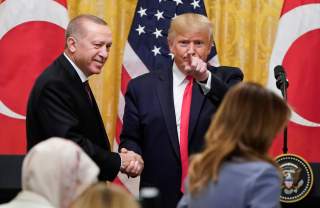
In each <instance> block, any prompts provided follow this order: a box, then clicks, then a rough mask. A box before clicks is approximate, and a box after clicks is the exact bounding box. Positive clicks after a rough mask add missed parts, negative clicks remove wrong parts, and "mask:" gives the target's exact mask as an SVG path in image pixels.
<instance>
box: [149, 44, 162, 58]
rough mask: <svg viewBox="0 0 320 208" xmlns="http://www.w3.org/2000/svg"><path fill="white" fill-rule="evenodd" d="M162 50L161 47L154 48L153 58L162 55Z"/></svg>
mask: <svg viewBox="0 0 320 208" xmlns="http://www.w3.org/2000/svg"><path fill="white" fill-rule="evenodd" d="M160 49H161V47H157V46H153V49H152V50H151V51H152V53H153V56H156V55H158V54H159V55H160V54H161V53H160Z"/></svg>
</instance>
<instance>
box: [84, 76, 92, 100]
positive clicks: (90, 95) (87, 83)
mask: <svg viewBox="0 0 320 208" xmlns="http://www.w3.org/2000/svg"><path fill="white" fill-rule="evenodd" d="M83 85H84V89H85V90H86V92H87V95H88V98H89V100H90V104H91V105H92V94H91V88H90V85H89V82H88V80H87V81H85V82H84V83H83Z"/></svg>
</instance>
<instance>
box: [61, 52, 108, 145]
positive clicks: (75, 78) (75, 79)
mask: <svg viewBox="0 0 320 208" xmlns="http://www.w3.org/2000/svg"><path fill="white" fill-rule="evenodd" d="M58 60H59V61H60V63H61V64H62V66H63V68H64V70H66V72H67V74H68V75H69V76H70V84H72V85H74V87H75V89H76V90H77V92H78V93H79V96H81V97H82V100H83V102H84V103H85V105H87V107H86V109H88V110H91V111H92V114H90V115H95V116H94V117H95V118H96V119H97V121H98V123H99V124H98V125H99V126H98V128H99V129H100V132H101V134H104V136H105V138H108V136H107V133H106V131H105V129H104V124H103V120H102V118H101V114H100V111H99V108H98V105H97V103H96V100H95V97H94V95H93V94H92V92H90V94H91V98H92V103H91V101H90V99H89V97H88V94H87V91H86V90H85V88H84V86H83V83H82V81H81V79H80V77H79V75H78V74H77V72H76V71H75V69H74V68H73V66H72V65H71V63H70V62H69V61H68V60H67V58H66V57H65V56H64V55H63V54H62V55H60V57H59V59H58ZM105 143H106V144H107V146H108V149H109V150H110V144H109V141H106V142H105Z"/></svg>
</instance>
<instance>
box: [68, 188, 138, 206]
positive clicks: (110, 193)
mask: <svg viewBox="0 0 320 208" xmlns="http://www.w3.org/2000/svg"><path fill="white" fill-rule="evenodd" d="M91 207H93V208H139V205H138V203H137V202H136V201H135V199H134V198H133V196H131V195H130V194H129V193H127V192H126V191H125V190H123V189H122V188H121V187H119V186H116V185H114V184H111V183H109V184H105V183H97V184H94V185H93V186H91V187H90V188H88V189H87V190H86V191H85V192H84V193H83V194H82V195H81V196H80V197H79V198H78V199H77V200H76V201H75V202H74V203H73V204H72V206H71V208H91Z"/></svg>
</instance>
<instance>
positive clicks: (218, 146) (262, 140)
mask: <svg viewBox="0 0 320 208" xmlns="http://www.w3.org/2000/svg"><path fill="white" fill-rule="evenodd" d="M290 114H291V111H290V109H289V107H288V105H287V104H286V103H285V102H284V100H283V99H282V98H281V97H279V96H278V95H276V94H275V93H273V92H271V91H269V90H267V89H265V88H264V87H262V86H261V85H259V84H255V83H239V84H237V85H236V86H234V87H233V88H232V89H230V90H229V91H228V93H227V94H226V95H225V97H224V99H223V101H222V103H221V105H220V107H219V109H218V111H217V113H216V115H215V117H214V119H213V121H212V122H211V124H210V126H209V129H208V131H207V133H206V135H205V141H206V147H205V149H204V151H203V152H202V153H199V154H197V155H195V156H194V157H192V161H191V164H190V167H189V184H190V192H191V193H192V194H196V193H198V192H199V191H200V190H201V189H202V188H203V187H204V186H205V185H206V184H208V183H209V181H210V180H212V181H214V182H216V181H217V180H218V173H219V170H220V168H221V165H222V163H223V162H224V161H227V160H229V159H231V158H232V157H233V156H236V157H241V158H244V159H245V160H262V161H266V162H269V163H271V164H272V165H274V166H276V167H277V165H276V164H275V162H274V161H273V160H272V159H271V158H270V157H269V156H268V153H267V152H268V149H269V147H270V146H271V144H272V141H273V138H274V137H275V135H276V134H277V133H278V132H279V131H280V130H281V129H282V128H283V127H284V126H285V124H286V123H287V121H288V119H289V117H290Z"/></svg>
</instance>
